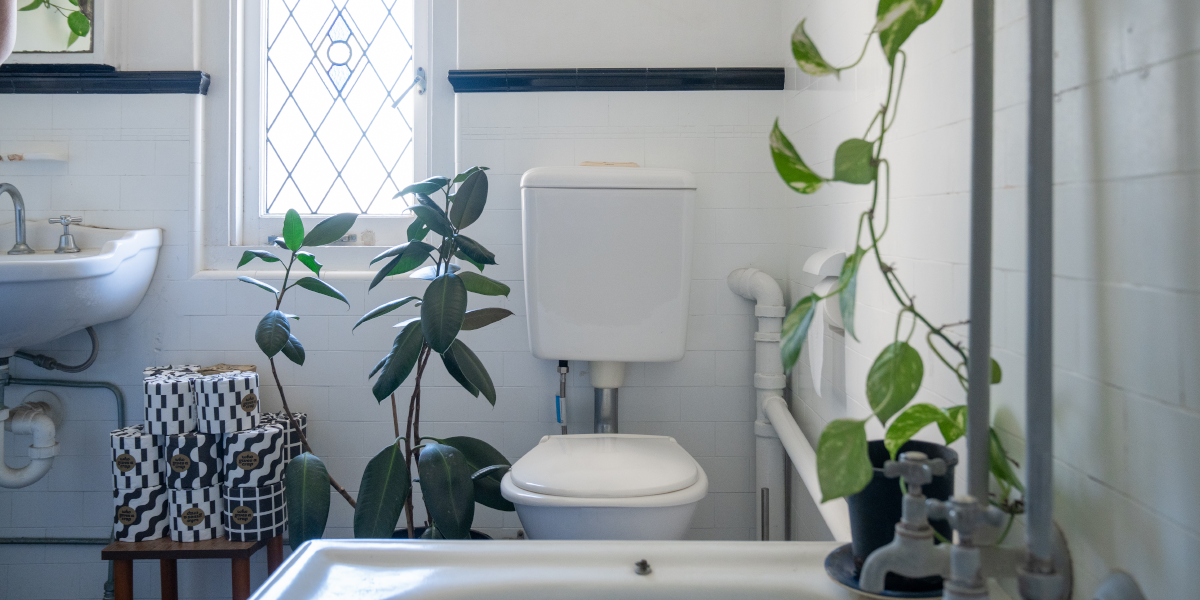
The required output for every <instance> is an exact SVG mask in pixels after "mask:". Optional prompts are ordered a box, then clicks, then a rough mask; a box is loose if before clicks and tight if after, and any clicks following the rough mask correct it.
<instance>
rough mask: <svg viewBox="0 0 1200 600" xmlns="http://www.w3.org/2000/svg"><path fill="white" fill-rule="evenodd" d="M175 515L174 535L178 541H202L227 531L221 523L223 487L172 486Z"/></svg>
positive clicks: (169, 491) (170, 501)
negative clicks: (175, 487) (188, 487)
mask: <svg viewBox="0 0 1200 600" xmlns="http://www.w3.org/2000/svg"><path fill="white" fill-rule="evenodd" d="M168 493H169V494H170V499H169V502H168V507H169V512H170V515H171V539H173V540H175V541H177V542H201V541H204V540H211V539H215V538H219V537H222V536H224V535H225V527H224V526H223V525H222V524H221V514H222V512H223V510H224V504H225V503H224V501H223V499H222V498H221V488H220V487H219V486H218V487H207V488H200V489H198V490H168Z"/></svg>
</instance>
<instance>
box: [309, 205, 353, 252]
mask: <svg viewBox="0 0 1200 600" xmlns="http://www.w3.org/2000/svg"><path fill="white" fill-rule="evenodd" d="M356 219H358V215H357V214H355V213H341V214H336V215H333V216H332V217H329V218H328V219H325V220H324V221H321V222H320V223H317V226H316V227H313V229H312V231H310V232H308V235H306V236H304V245H305V246H309V247H312V246H324V245H325V244H332V243H334V242H336V241H338V240H340V239H342V237H344V236H345V235H346V234H347V233H348V232H349V231H350V228H351V227H354V221H355V220H356Z"/></svg>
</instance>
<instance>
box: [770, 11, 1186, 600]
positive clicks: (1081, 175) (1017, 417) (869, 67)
mask: <svg viewBox="0 0 1200 600" xmlns="http://www.w3.org/2000/svg"><path fill="white" fill-rule="evenodd" d="M859 4H861V5H859ZM868 4H873V3H851V5H850V6H848V5H847V3H844V2H832V1H828V0H807V1H800V0H785V1H784V2H783V30H782V31H781V32H780V33H781V36H780V39H781V43H780V46H781V48H783V47H786V46H784V41H783V40H786V39H787V36H790V34H791V29H792V28H793V27H794V26H795V24H796V23H798V22H799V20H800V19H801V18H805V17H807V18H808V22H807V31H808V32H809V34H810V35H812V36H813V37H814V39H815V40H816V42H817V44H818V45H819V46H820V47H821V49H822V51H823V53H824V55H825V56H826V57H827V58H830V59H831V60H832V61H833V62H834V63H835V64H838V63H846V62H850V61H852V60H853V58H854V56H856V55H857V52H858V50H859V48H860V47H861V46H860V44H861V40H862V37H861V35H862V33H863V31H865V29H866V28H865V26H864V25H863V24H864V23H869V22H871V19H872V18H873V14H872V12H871V10H870V9H871V7H870V6H867V5H868ZM1056 5H1057V12H1056V17H1055V19H1056V31H1055V35H1056V60H1055V65H1054V68H1055V71H1056V84H1055V87H1056V98H1055V119H1056V125H1055V136H1056V140H1055V144H1056V145H1055V148H1056V153H1055V184H1056V185H1055V202H1056V207H1055V236H1056V240H1055V282H1054V286H1055V287H1054V294H1055V325H1054V327H1055V331H1054V336H1055V340H1054V343H1055V354H1054V356H1055V359H1054V360H1055V366H1056V370H1055V374H1054V376H1055V410H1056V414H1055V432H1054V435H1055V451H1054V454H1055V484H1056V491H1057V497H1056V499H1055V502H1056V505H1055V514H1056V516H1057V519H1058V521H1059V523H1060V524H1062V526H1063V527H1064V528H1065V530H1066V533H1067V537H1068V541H1069V543H1070V546H1071V552H1072V556H1073V558H1074V560H1075V575H1076V589H1075V597H1077V598H1090V597H1091V596H1092V593H1093V592H1094V591H1095V588H1096V586H1097V585H1098V584H1099V582H1100V581H1101V580H1102V578H1103V576H1104V575H1105V574H1106V573H1107V571H1108V570H1109V569H1112V568H1119V569H1125V570H1128V571H1129V572H1131V573H1133V574H1134V576H1135V577H1136V578H1137V579H1138V581H1139V582H1140V584H1141V585H1142V587H1143V589H1144V590H1145V592H1146V595H1147V597H1149V598H1185V597H1194V596H1195V595H1196V591H1195V590H1196V589H1198V588H1200V576H1198V575H1197V572H1196V570H1195V569H1192V568H1190V564H1191V563H1192V562H1193V561H1194V558H1195V557H1196V556H1198V555H1200V522H1198V521H1197V519H1196V518H1195V512H1196V511H1195V507H1196V506H1197V502H1198V500H1200V481H1197V477H1196V475H1195V474H1196V473H1197V472H1198V471H1197V469H1196V468H1195V465H1194V456H1195V455H1196V452H1197V450H1200V448H1198V442H1197V440H1200V412H1198V410H1200V401H1198V400H1197V397H1198V395H1200V394H1198V390H1200V383H1198V380H1197V378H1196V377H1195V376H1194V373H1195V372H1196V365H1197V362H1198V361H1200V347H1198V345H1197V344H1196V343H1194V341H1193V340H1195V339H1197V334H1198V333H1200V311H1198V310H1197V308H1196V307H1197V306H1198V304H1197V297H1198V296H1197V293H1198V292H1200V277H1198V276H1200V270H1197V268H1196V261H1195V257H1196V256H1197V255H1198V250H1200V244H1198V243H1197V241H1196V239H1197V238H1196V234H1195V232H1196V231H1197V223H1198V222H1200V221H1198V217H1197V208H1196V207H1197V197H1198V196H1197V190H1198V189H1200V175H1198V169H1200V142H1198V140H1200V133H1198V131H1200V130H1198V121H1197V118H1196V116H1195V115H1196V114H1198V113H1200V98H1198V96H1197V94H1196V92H1195V90H1196V81H1197V76H1198V75H1200V68H1198V65H1200V63H1198V62H1197V59H1196V53H1197V50H1198V49H1200V45H1198V44H1200V42H1198V39H1200V38H1198V37H1197V33H1198V31H1200V30H1198V29H1197V23H1200V8H1198V7H1197V5H1196V4H1195V3H1194V2H1187V1H1184V0H1151V1H1147V2H1139V3H1128V2H1117V1H1108V0H1104V1H1099V2H1092V1H1085V0H1070V1H1060V2H1057V3H1056ZM1025 11H1026V3H1025V2H1023V1H1020V0H1000V1H998V2H997V3H996V23H997V35H996V48H997V55H996V56H997V58H996V146H995V148H996V154H995V163H994V168H995V213H994V218H995V257H994V261H995V263H994V267H995V270H994V273H993V311H994V312H993V318H992V336H993V340H994V341H993V353H994V356H995V358H996V359H997V360H998V361H999V362H1000V363H1001V365H1002V366H1003V368H1004V381H1003V383H1001V384H1000V385H998V386H994V387H993V391H992V398H993V402H994V404H993V411H994V414H995V416H994V422H995V425H996V426H997V428H998V429H999V430H1000V431H1001V435H1002V438H1003V440H1004V443H1005V444H1006V446H1007V447H1008V449H1009V450H1010V452H1012V453H1013V454H1014V455H1015V457H1016V458H1017V460H1018V461H1020V460H1021V459H1022V456H1021V455H1022V454H1023V443H1024V442H1023V438H1022V431H1023V429H1024V426H1023V423H1024V411H1023V398H1024V383H1025V382H1024V345H1025V305H1024V304H1025V272H1024V269H1025V250H1024V245H1025V206H1024V203H1025V189H1024V186H1025V143H1026V141H1025V137H1026V136H1025V128H1026V114H1027V106H1026V98H1027V95H1028V85H1027V79H1026V78H1027V73H1028V67H1027V57H1028V51H1027V46H1028V36H1027V31H1028V21H1027V19H1026V12H1025ZM970 19H971V12H970V3H964V2H947V3H945V4H943V5H942V8H941V12H940V13H939V14H938V15H937V16H936V17H935V18H934V19H933V20H931V21H930V22H928V23H927V24H926V25H924V26H923V27H922V28H921V29H920V30H918V32H917V33H916V34H914V36H913V37H912V38H911V39H910V41H909V42H908V44H907V45H906V49H907V50H908V54H909V57H910V58H911V65H910V66H909V68H908V79H907V82H906V84H905V87H904V90H903V97H902V100H901V102H900V118H899V119H898V120H897V122H896V126H895V128H894V129H893V130H892V131H891V133H889V138H890V140H889V142H888V147H887V148H886V149H885V152H884V154H885V156H887V157H889V158H890V159H891V160H892V165H893V166H894V171H895V173H894V177H893V180H892V191H893V202H892V207H893V212H892V225H891V230H890V231H889V233H888V235H887V237H886V238H885V241H884V242H883V248H884V250H885V254H886V255H887V260H888V261H889V262H891V263H892V264H893V265H894V266H895V267H896V268H897V269H898V273H899V274H900V277H901V278H902V279H903V281H904V283H905V286H906V287H907V288H908V290H909V291H910V292H912V293H913V294H914V295H915V296H916V297H917V303H918V306H919V307H921V308H922V310H924V311H925V312H926V314H928V315H929V316H930V318H931V319H932V320H933V321H934V322H953V321H957V320H960V319H963V318H965V317H966V313H967V285H968V272H967V268H966V263H967V258H968V236H967V218H968V213H969V211H968V205H969V180H968V175H969V165H968V161H969V157H970V132H969V108H970V88H969V85H970V83H969V82H970V73H971V71H970V56H971V46H970V43H971V42H970ZM883 67H884V63H883V61H882V59H881V53H880V52H879V51H878V47H877V46H876V45H875V44H872V47H871V48H870V49H869V50H868V54H867V60H866V61H864V64H863V66H861V67H859V69H857V70H856V71H855V72H854V73H846V74H844V75H843V76H842V78H841V80H840V81H838V80H834V79H832V78H827V79H819V80H813V79H811V78H808V77H807V76H804V75H803V74H799V75H798V76H797V77H796V78H795V80H796V82H797V85H796V86H795V89H793V90H789V91H788V92H787V100H786V103H787V107H786V108H785V109H784V114H783V119H782V123H783V124H784V128H785V131H786V132H787V133H788V135H789V136H790V137H791V139H792V141H793V142H795V143H796V147H797V148H798V149H799V151H800V152H801V154H802V155H804V156H805V157H806V158H807V159H808V161H809V164H810V165H813V166H814V167H815V168H816V169H817V170H818V171H821V172H829V171H830V169H831V164H830V162H829V159H830V158H831V157H832V154H833V150H834V148H836V146H837V144H838V143H839V142H841V141H842V140H844V139H846V138H849V137H854V136H858V135H861V133H862V127H864V126H865V124H866V122H867V121H868V120H869V119H870V115H871V112H872V111H874V110H875V109H876V107H877V106H878V104H879V102H880V100H881V99H882V93H883V91H884V89H885V88H884V85H885V84H886V79H884V77H885V73H886V71H884V68H883ZM868 199H869V191H868V190H866V189H865V188H862V187H856V186H850V185H844V184H833V185H831V186H829V187H828V188H826V189H824V190H822V191H821V192H819V193H818V194H816V195H813V196H800V195H791V196H790V198H788V199H787V200H786V201H785V202H786V204H787V205H788V206H790V207H792V224H791V226H790V231H789V234H790V235H789V241H790V243H791V252H790V260H789V268H790V275H789V277H790V280H791V288H792V289H791V292H792V298H797V297H799V295H801V294H804V293H807V292H808V290H809V288H810V286H811V285H813V283H815V282H814V280H813V279H812V277H811V276H809V275H806V274H804V273H801V272H800V268H799V267H800V266H801V265H802V264H803V261H804V259H805V258H806V257H807V256H808V255H809V254H811V253H812V252H814V251H816V250H818V249H821V248H826V247H837V248H843V249H850V248H851V247H852V245H853V243H854V238H853V235H854V223H855V220H856V218H857V215H858V213H859V212H861V211H862V210H863V208H864V206H865V202H866V201H867V200H868ZM859 290H860V291H859V306H858V319H857V322H858V336H859V339H860V340H861V341H860V342H856V341H854V340H852V339H845V338H844V337H842V336H841V335H834V334H833V332H832V331H829V332H827V338H828V339H827V341H828V342H829V343H828V344H827V345H826V353H827V355H826V358H825V369H824V371H825V372H824V373H823V374H822V376H823V377H824V378H825V380H826V381H825V384H826V385H825V389H826V390H827V391H826V393H825V394H824V395H823V397H818V396H817V395H816V394H815V393H814V391H813V390H812V389H811V384H809V383H807V381H809V378H810V377H811V375H810V374H809V373H808V371H807V367H805V366H804V364H803V363H805V362H806V361H804V360H802V361H801V363H802V365H801V367H800V368H799V369H798V370H797V371H798V372H799V375H797V376H796V377H794V378H793V387H794V390H795V394H794V396H795V397H797V398H799V401H798V402H796V403H795V406H794V410H795V412H796V414H797V417H798V418H799V419H800V421H801V425H802V427H803V428H804V429H805V431H806V432H807V433H808V434H809V435H810V437H812V439H816V437H815V436H816V434H817V433H818V432H819V431H820V428H821V427H822V426H823V424H824V423H825V422H827V421H828V420H830V419H834V418H839V417H843V416H856V417H860V418H861V417H865V416H867V415H868V414H870V413H869V410H868V409H867V408H866V406H867V404H866V400H865V396H864V394H863V384H864V381H865V375H866V371H867V369H868V368H869V366H870V364H871V362H872V361H873V360H874V358H875V356H876V355H877V354H878V352H879V351H880V350H881V349H882V347H883V346H884V345H885V344H886V343H888V342H890V341H891V335H892V333H891V332H892V328H893V324H894V319H895V314H896V308H897V304H896V302H895V300H894V299H893V298H891V296H890V294H889V293H888V292H887V291H886V289H884V288H883V286H882V280H881V276H880V275H879V273H878V269H875V268H872V269H869V270H868V271H866V272H864V273H863V274H862V275H860V279H859ZM961 333H962V334H963V335H965V331H962V332H961ZM923 346H924V344H923V343H922V344H921V345H920V346H918V349H919V350H921V351H922V356H923V358H924V360H925V364H926V371H925V372H926V379H925V382H924V386H923V387H922V389H921V392H920V393H919V395H918V398H917V400H918V401H926V402H933V403H935V404H939V405H943V406H948V405H952V404H958V403H961V402H962V401H963V392H962V390H961V388H959V387H958V385H957V384H956V383H955V382H954V380H953V378H952V377H948V376H947V375H948V371H947V370H946V369H945V368H943V367H942V366H941V365H939V364H936V362H935V361H936V359H935V358H933V357H932V356H931V355H930V353H929V352H927V351H925V350H924V348H923ZM874 433H876V434H878V433H879V430H878V425H877V424H875V431H874ZM928 433H929V436H928V437H929V439H932V440H935V441H937V440H939V436H938V434H937V433H936V432H934V431H930V432H928ZM957 447H959V449H960V452H962V451H963V449H962V447H961V444H958V445H957ZM960 477H961V475H960ZM796 497H798V498H800V499H801V500H802V501H804V500H806V499H807V498H806V496H805V495H802V494H801V495H797V496H796ZM1018 533H1019V532H1018ZM1019 538H1020V535H1019V534H1018V535H1017V536H1016V537H1015V538H1014V539H1016V540H1019Z"/></svg>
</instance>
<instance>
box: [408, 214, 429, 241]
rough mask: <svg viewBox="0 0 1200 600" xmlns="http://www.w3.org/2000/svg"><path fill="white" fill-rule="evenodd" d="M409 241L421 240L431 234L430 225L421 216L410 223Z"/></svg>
mask: <svg viewBox="0 0 1200 600" xmlns="http://www.w3.org/2000/svg"><path fill="white" fill-rule="evenodd" d="M407 233H408V241H410V242H419V241H421V240H423V239H425V236H427V235H429V226H428V225H426V224H425V221H422V220H421V219H419V218H414V219H413V222H412V223H409V224H408V231H407Z"/></svg>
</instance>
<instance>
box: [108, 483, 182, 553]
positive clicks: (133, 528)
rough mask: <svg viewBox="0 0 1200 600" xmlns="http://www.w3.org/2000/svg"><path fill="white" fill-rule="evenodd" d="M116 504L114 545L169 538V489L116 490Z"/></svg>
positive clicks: (158, 487)
mask: <svg viewBox="0 0 1200 600" xmlns="http://www.w3.org/2000/svg"><path fill="white" fill-rule="evenodd" d="M113 503H114V504H115V512H114V515H113V525H114V527H113V539H114V540H115V541H118V542H146V541H149V540H157V539H159V538H162V537H166V535H167V531H168V528H169V526H170V520H169V516H168V510H167V488H166V487H163V486H157V487H149V488H137V489H128V490H113Z"/></svg>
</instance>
